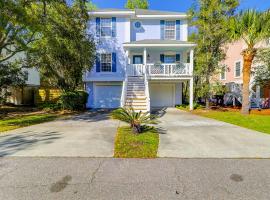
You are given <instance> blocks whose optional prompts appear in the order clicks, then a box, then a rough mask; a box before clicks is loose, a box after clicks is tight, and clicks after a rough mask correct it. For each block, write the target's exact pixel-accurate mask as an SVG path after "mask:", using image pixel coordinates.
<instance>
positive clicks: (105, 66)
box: [100, 53, 112, 72]
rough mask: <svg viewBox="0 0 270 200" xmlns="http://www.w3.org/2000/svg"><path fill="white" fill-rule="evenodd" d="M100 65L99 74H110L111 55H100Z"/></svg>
mask: <svg viewBox="0 0 270 200" xmlns="http://www.w3.org/2000/svg"><path fill="white" fill-rule="evenodd" d="M100 64H101V72H111V71H112V54H110V53H106V54H101V58H100Z"/></svg>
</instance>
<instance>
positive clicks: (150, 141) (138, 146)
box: [114, 126, 159, 158]
mask: <svg viewBox="0 0 270 200" xmlns="http://www.w3.org/2000/svg"><path fill="white" fill-rule="evenodd" d="M158 144H159V135H158V133H157V130H156V129H155V128H147V129H146V130H145V131H144V132H143V133H141V134H137V135H135V134H133V133H132V131H131V128H130V127H128V126H123V127H119V128H118V131H117V135H116V139H115V146H114V157H115V158H156V157H157V150H158Z"/></svg>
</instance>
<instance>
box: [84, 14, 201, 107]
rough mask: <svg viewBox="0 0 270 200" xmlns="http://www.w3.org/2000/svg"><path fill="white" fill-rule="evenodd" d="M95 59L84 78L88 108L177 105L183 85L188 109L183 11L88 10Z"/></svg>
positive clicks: (188, 52)
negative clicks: (185, 90) (185, 83)
mask: <svg viewBox="0 0 270 200" xmlns="http://www.w3.org/2000/svg"><path fill="white" fill-rule="evenodd" d="M90 15H91V16H92V17H93V19H92V20H91V21H90V24H89V25H90V32H91V33H92V34H93V35H94V37H95V41H96V44H97V59H96V64H95V66H93V68H92V70H91V72H88V73H86V74H85V76H84V82H85V86H86V90H87V91H88V93H89V99H88V103H87V107H88V108H117V107H120V106H132V107H133V108H134V109H135V110H142V111H149V110H150V108H151V107H174V106H175V105H179V104H182V90H183V89H182V85H183V83H184V82H187V83H189V85H190V87H189V89H190V94H191V95H190V100H189V101H190V109H193V49H194V47H195V46H196V45H195V44H194V43H191V42H188V41H187V40H188V24H187V14H185V13H178V12H165V11H154V10H141V9H136V10H124V9H123V10H121V9H104V10H96V11H93V12H90Z"/></svg>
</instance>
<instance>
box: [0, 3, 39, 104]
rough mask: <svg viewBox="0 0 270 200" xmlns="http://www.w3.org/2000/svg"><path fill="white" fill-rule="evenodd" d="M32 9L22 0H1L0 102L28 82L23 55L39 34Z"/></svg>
mask: <svg viewBox="0 0 270 200" xmlns="http://www.w3.org/2000/svg"><path fill="white" fill-rule="evenodd" d="M28 6H29V4H28V2H26V1H21V0H18V1H10V0H2V1H0V13H1V17H0V103H4V102H5V101H6V98H7V97H8V96H9V94H10V93H9V92H8V89H9V88H10V87H11V86H14V87H17V86H23V85H24V83H25V79H26V77H25V73H24V72H23V71H22V67H24V65H23V64H24V58H25V56H24V54H23V52H24V51H27V49H28V46H29V44H30V43H31V42H33V41H34V33H35V32H34V28H33V27H32V18H31V15H29V13H27V10H26V8H27V7H28ZM30 27H31V29H30Z"/></svg>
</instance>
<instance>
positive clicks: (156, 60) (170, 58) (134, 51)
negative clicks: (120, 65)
mask: <svg viewBox="0 0 270 200" xmlns="http://www.w3.org/2000/svg"><path fill="white" fill-rule="evenodd" d="M147 42H149V41H143V42H142V43H138V42H131V43H127V44H124V48H125V52H126V57H127V58H128V61H127V66H126V70H125V72H126V79H125V81H124V84H123V92H125V91H126V88H125V87H127V88H128V85H134V84H135V85H136V79H138V78H139V77H141V78H140V79H143V80H140V81H141V85H142V83H143V85H144V88H143V90H144V91H145V99H146V101H145V102H144V103H145V104H146V109H147V111H150V108H151V107H154V106H158V107H160V106H163V105H164V106H165V107H166V106H167V107H173V106H175V105H178V104H182V99H181V100H180V95H177V96H179V101H178V100H177V97H176V94H178V93H182V88H181V89H180V85H181V84H182V83H183V82H188V83H189V93H190V95H189V103H190V110H193V54H194V51H193V48H194V46H195V45H194V44H192V43H188V42H179V41H167V42H166V41H162V44H161V43H160V41H154V42H158V43H151V44H150V43H147ZM150 42H153V41H150ZM132 77H134V78H133V79H132ZM132 80H133V81H132ZM134 80H135V83H133V82H134ZM177 89H179V91H177ZM131 90H132V89H130V86H129V90H128V92H129V93H130V92H131ZM172 91H173V92H172ZM132 92H133V91H132ZM140 92H141V93H142V91H140ZM133 94H134V95H133V96H134V97H136V92H133ZM181 95H182V94H181ZM124 97H125V94H122V105H125V98H124Z"/></svg>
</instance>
